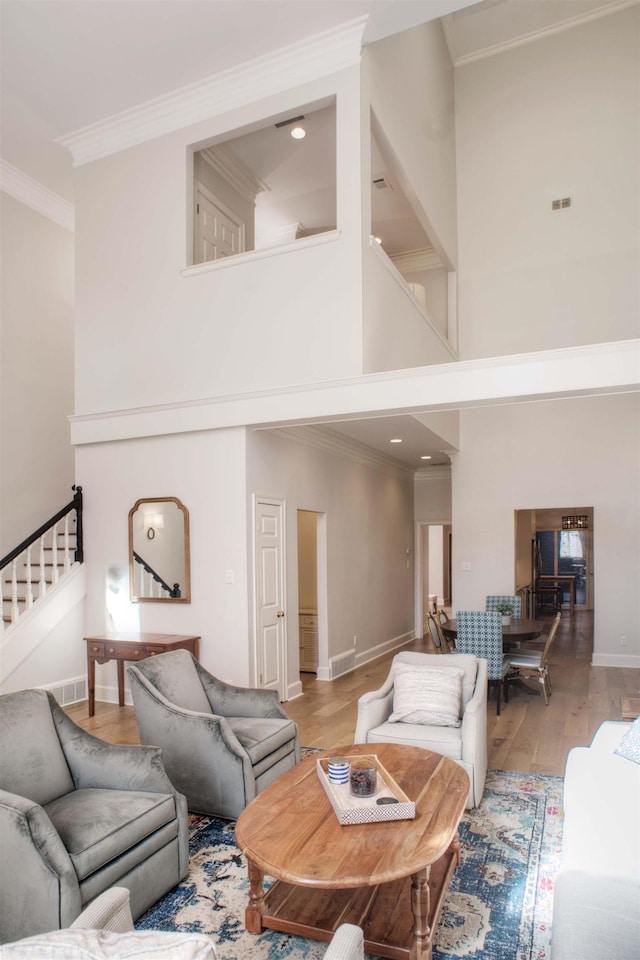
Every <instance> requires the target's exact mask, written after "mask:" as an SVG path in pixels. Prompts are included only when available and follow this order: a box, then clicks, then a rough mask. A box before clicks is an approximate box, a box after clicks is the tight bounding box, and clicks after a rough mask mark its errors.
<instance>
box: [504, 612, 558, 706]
mask: <svg viewBox="0 0 640 960" xmlns="http://www.w3.org/2000/svg"><path fill="white" fill-rule="evenodd" d="M561 619H562V613H558V614H556V618H555V620H554V621H553V625H552V627H551V630H550V631H549V635H548V637H547V640H546V643H545V645H544V648H543V649H542V650H532V651H531V653H521V652H520V651H519V650H518V651H517V652H515V653H510V654H507V660H508V662H509V672H508V674H507V676H506V678H505V684H506V685H507V686H506V687H505V692H506V691H507V689H508V684H509V683H510V682H512V681H514V680H537V681H538V683H540V684H541V685H542V692H543V694H544V702H545V703H546V705H547V706H549V697H550V696H551V677H550V676H549V656H550V653H551V648H552V646H553V644H554V642H555V639H556V634H557V632H558V628H559V626H560V620H561Z"/></svg>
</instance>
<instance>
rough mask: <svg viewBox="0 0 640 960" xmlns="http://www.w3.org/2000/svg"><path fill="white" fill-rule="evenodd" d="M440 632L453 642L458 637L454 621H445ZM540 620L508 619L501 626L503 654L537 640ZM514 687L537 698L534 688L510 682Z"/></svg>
mask: <svg viewBox="0 0 640 960" xmlns="http://www.w3.org/2000/svg"><path fill="white" fill-rule="evenodd" d="M440 626H441V628H442V632H443V633H444V635H445V637H446V638H447V640H453V641H454V642H455V640H456V638H457V636H458V624H457V622H456V620H455V619H453V620H445V621H444V622H443V623H442V624H441V625H440ZM544 627H545V625H544V623H543V622H542V620H526V619H523V618H520V617H510V618H509V622H508V623H503V624H502V649H503V651H504V652H505V653H508V652H509V645H510V644H513V645H515V644H517V643H523V642H524V643H526V642H527V640H537V639H538V637H539V636H540V634H541V633H542V631H543V630H544ZM511 682H512V683H513V684H514V685H516V686H517V687H519V688H520V689H521V690H523V691H524V693H527V694H529V695H531V696H537V695H539V693H540V690H539V689H537V688H536V687H530V686H529V685H528V684H526V683H524V682H523V681H522V680H519V679H518V680H512V681H511Z"/></svg>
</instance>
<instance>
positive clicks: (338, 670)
mask: <svg viewBox="0 0 640 960" xmlns="http://www.w3.org/2000/svg"><path fill="white" fill-rule="evenodd" d="M355 668H356V652H355V650H349V651H348V652H347V653H342V654H340V656H339V657H333V658H332V660H331V679H332V680H335V678H336V677H339V676H341V675H342V674H343V673H349V671H350V670H355Z"/></svg>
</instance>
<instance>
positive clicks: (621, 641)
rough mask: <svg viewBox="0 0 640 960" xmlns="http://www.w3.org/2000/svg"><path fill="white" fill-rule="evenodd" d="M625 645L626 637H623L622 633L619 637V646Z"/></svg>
mask: <svg viewBox="0 0 640 960" xmlns="http://www.w3.org/2000/svg"><path fill="white" fill-rule="evenodd" d="M626 645H627V638H626V637H625V635H624V634H622V636H621V637H620V646H621V647H626Z"/></svg>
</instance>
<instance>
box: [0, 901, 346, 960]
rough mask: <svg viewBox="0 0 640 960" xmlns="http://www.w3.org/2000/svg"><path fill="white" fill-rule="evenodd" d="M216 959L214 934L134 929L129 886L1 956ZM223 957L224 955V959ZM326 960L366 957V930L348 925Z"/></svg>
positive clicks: (30, 959) (21, 959)
mask: <svg viewBox="0 0 640 960" xmlns="http://www.w3.org/2000/svg"><path fill="white" fill-rule="evenodd" d="M71 957H73V958H74V960H121V958H122V960H124V958H128V960H133V958H137V960H152V958H154V960H217V958H219V957H220V954H219V953H218V951H217V949H216V947H215V944H214V938H213V937H212V936H208V935H207V934H202V933H182V932H178V931H176V932H170V931H160V930H135V929H134V926H133V917H132V916H131V909H130V906H129V891H128V890H127V889H126V888H124V887H112V888H111V889H110V890H105V892H104V893H102V894H101V895H100V896H99V897H97V898H96V900H94V901H93V903H91V904H89V906H88V907H86V909H85V910H84V911H83V912H82V913H81V914H80V916H79V917H78V918H77V919H76V920H75V921H74V922H73V923H72V924H71V926H70V927H69V928H68V929H65V930H54V931H52V932H51V933H42V934H39V935H38V936H35V937H28V938H26V939H24V940H18V941H16V942H15V943H7V944H5V945H4V946H3V947H2V960H70V958H71ZM220 960H223V958H220ZM324 960H364V937H363V933H362V929H361V928H360V927H356V926H354V925H353V924H350V923H343V924H342V925H341V926H340V927H338V929H337V930H336V931H335V933H334V935H333V938H332V940H331V942H330V943H329V945H328V947H327V949H326V952H325V954H324Z"/></svg>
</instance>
